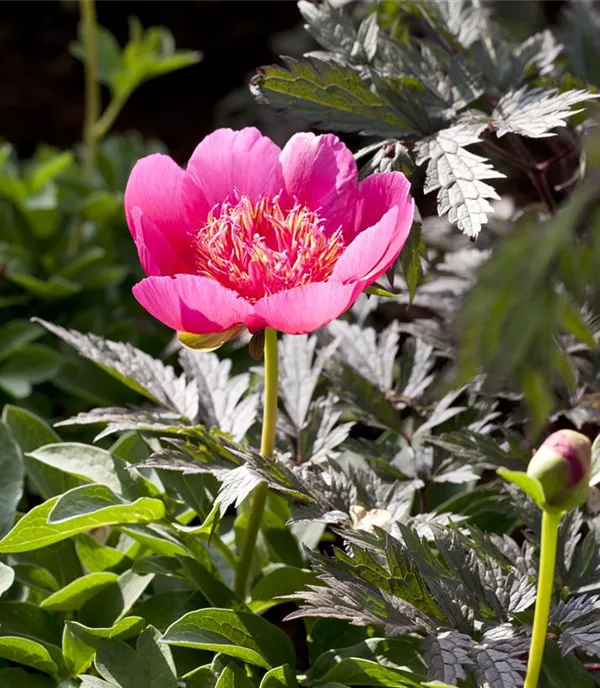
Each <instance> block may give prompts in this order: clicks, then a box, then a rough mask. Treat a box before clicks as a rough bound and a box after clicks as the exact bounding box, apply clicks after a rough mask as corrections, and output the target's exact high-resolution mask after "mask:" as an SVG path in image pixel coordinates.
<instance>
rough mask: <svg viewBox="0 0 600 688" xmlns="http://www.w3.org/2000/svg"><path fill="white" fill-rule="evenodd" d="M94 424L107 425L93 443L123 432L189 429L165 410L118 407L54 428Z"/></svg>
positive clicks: (94, 411)
mask: <svg viewBox="0 0 600 688" xmlns="http://www.w3.org/2000/svg"><path fill="white" fill-rule="evenodd" d="M96 423H102V424H107V425H106V428H105V429H104V430H102V432H100V433H98V434H97V435H96V437H95V438H94V441H95V442H97V441H98V440H101V439H102V438H103V437H108V435H112V434H114V433H115V432H123V431H124V430H136V431H139V432H162V433H165V434H169V433H172V432H174V431H178V432H185V430H186V428H189V427H190V426H189V425H188V424H186V422H185V419H184V418H182V416H181V414H179V413H174V412H173V411H168V410H166V409H160V408H150V409H145V408H139V409H127V408H119V407H103V408H97V409H92V410H91V411H84V412H83V413H78V414H77V415H76V416H73V417H72V418H68V419H67V420H62V421H60V422H59V423H55V426H56V427H63V426H67V425H94V424H96Z"/></svg>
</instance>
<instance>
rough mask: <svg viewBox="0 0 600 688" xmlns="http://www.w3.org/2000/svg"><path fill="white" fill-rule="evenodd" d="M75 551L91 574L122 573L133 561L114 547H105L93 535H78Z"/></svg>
mask: <svg viewBox="0 0 600 688" xmlns="http://www.w3.org/2000/svg"><path fill="white" fill-rule="evenodd" d="M75 549H76V551H77V556H78V557H79V561H81V564H82V565H83V566H84V567H85V568H86V569H87V570H88V571H89V572H90V573H94V572H96V571H113V572H115V573H122V570H124V569H126V568H128V566H130V565H131V560H130V559H129V558H128V557H127V555H126V554H124V553H123V552H120V551H119V550H118V549H115V548H114V547H108V546H107V545H103V544H102V543H101V542H98V540H96V539H95V538H93V537H92V536H91V535H86V534H82V535H77V537H76V538H75Z"/></svg>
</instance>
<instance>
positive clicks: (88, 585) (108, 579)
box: [40, 572, 118, 612]
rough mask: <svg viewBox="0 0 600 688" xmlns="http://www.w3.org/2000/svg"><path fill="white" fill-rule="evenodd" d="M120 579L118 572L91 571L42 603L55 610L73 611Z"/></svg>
mask: <svg viewBox="0 0 600 688" xmlns="http://www.w3.org/2000/svg"><path fill="white" fill-rule="evenodd" d="M117 580H118V576H117V574H116V573H108V572H99V573H89V574H87V575H86V576H82V577H81V578H77V579H76V580H74V581H72V582H71V583H69V585H67V586H65V587H64V588H62V590H57V591H56V592H55V593H53V594H52V595H49V596H48V597H46V599H45V600H43V601H42V602H41V603H40V607H41V608H42V609H47V610H49V611H53V612H71V611H76V610H78V609H80V608H81V607H82V606H83V605H84V604H85V603H86V602H87V601H88V600H91V599H92V597H95V596H96V595H97V594H98V593H99V592H100V591H101V590H103V589H104V588H106V587H107V586H109V585H110V584H111V583H114V582H116V581H117Z"/></svg>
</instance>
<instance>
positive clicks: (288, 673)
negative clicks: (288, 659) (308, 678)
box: [260, 664, 298, 688]
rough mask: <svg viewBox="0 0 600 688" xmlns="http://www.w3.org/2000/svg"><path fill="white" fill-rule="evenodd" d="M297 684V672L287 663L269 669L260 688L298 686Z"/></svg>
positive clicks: (291, 687) (293, 687)
mask: <svg viewBox="0 0 600 688" xmlns="http://www.w3.org/2000/svg"><path fill="white" fill-rule="evenodd" d="M297 685H298V681H297V680H296V674H295V672H294V671H293V669H291V668H290V666H289V665H287V664H284V665H283V666H280V667H276V668H275V669H271V670H270V671H267V673H266V674H265V675H264V676H263V678H262V681H261V682H260V688H296V686H297Z"/></svg>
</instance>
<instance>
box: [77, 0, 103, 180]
mask: <svg viewBox="0 0 600 688" xmlns="http://www.w3.org/2000/svg"><path fill="white" fill-rule="evenodd" d="M79 9H80V13H81V24H82V27H83V47H84V53H85V65H84V69H85V115H84V124H83V142H84V145H85V161H84V165H85V167H84V169H85V173H86V174H87V176H88V177H91V176H92V174H93V173H94V170H95V169H96V157H97V145H98V139H97V138H96V136H95V134H94V125H95V124H96V122H97V121H98V119H99V117H100V84H99V82H98V31H97V22H96V5H95V4H94V0H80V3H79Z"/></svg>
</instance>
